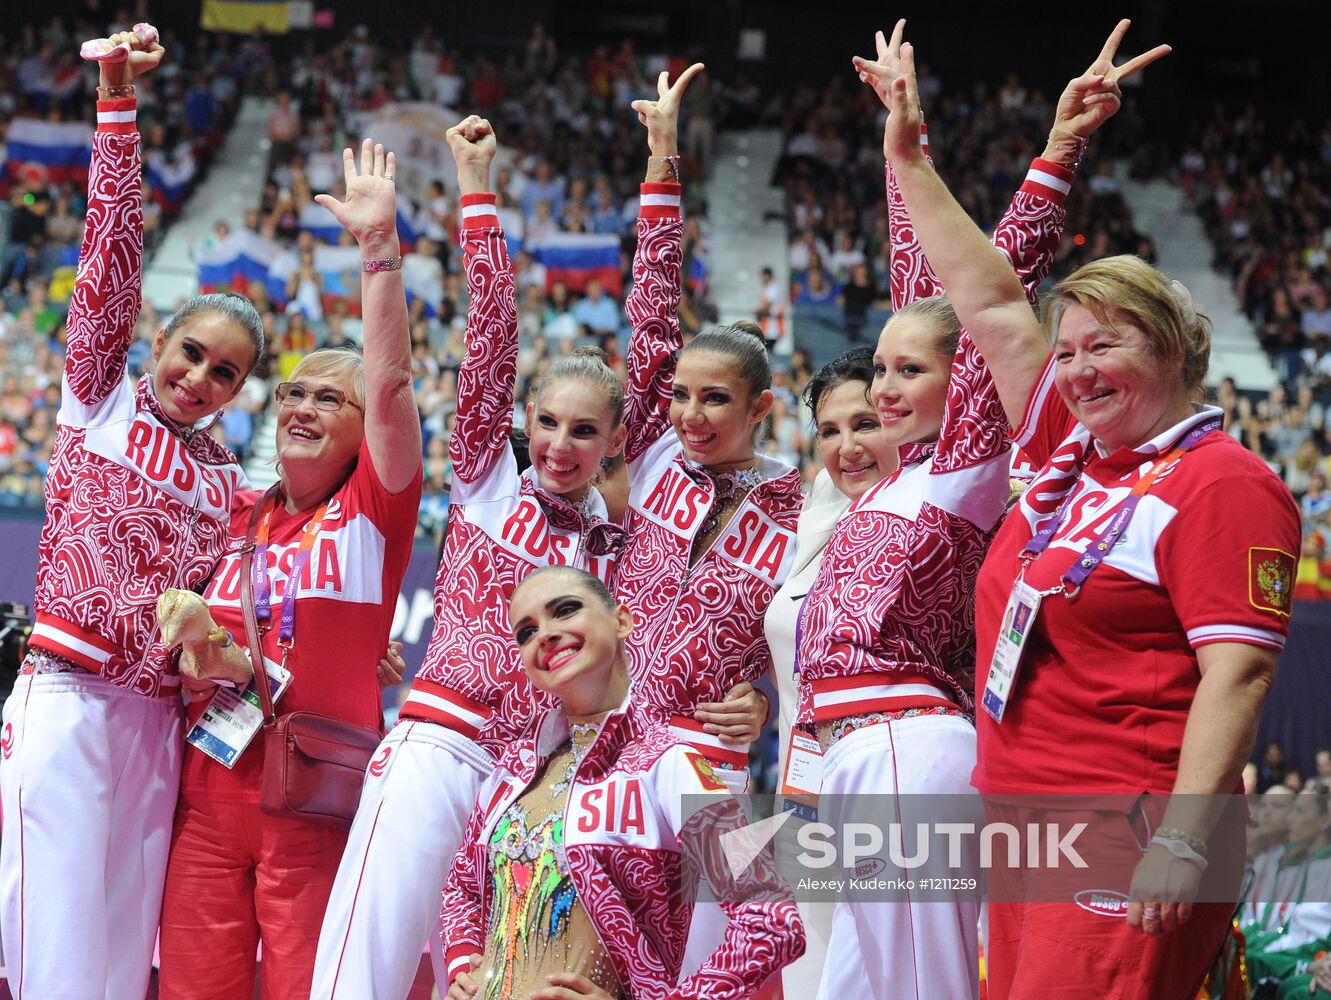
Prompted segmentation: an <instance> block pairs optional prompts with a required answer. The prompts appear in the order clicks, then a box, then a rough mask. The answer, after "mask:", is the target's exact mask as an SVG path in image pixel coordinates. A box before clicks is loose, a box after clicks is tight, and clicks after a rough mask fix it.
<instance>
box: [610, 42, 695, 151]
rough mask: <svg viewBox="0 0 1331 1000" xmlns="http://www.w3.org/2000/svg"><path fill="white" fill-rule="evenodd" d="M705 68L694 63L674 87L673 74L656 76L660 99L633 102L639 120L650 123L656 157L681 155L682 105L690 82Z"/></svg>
mask: <svg viewBox="0 0 1331 1000" xmlns="http://www.w3.org/2000/svg"><path fill="white" fill-rule="evenodd" d="M703 69H704V67H703V64H702V63H694V64H693V65H692V66H690V67H689V68H688V69H686V70H685V71H684V72H683V73H681V74H679V79H678V80H676V81H675V83H674V86H667V82H668V80H669V78H670V74H668V73H666V72H664V71H662V73H661V75H660V76H659V77H657V79H656V93H657V95H658V96H657V99H656V100H654V101H634V102H633V103H632V104H631V105H629V106H630V107H631V108H633V110H634V111H636V112H637V113H638V121H640V122H642V123H643V124H644V125H646V126H647V148H648V149H650V150H651V151H652V155H653V156H677V155H679V104H680V101H681V99H682V98H683V97H684V91H685V90H687V89H688V86H689V81H690V80H692V79H693V78H694V77H695V76H697V75H698V74H699V73H701V72H702V71H703Z"/></svg>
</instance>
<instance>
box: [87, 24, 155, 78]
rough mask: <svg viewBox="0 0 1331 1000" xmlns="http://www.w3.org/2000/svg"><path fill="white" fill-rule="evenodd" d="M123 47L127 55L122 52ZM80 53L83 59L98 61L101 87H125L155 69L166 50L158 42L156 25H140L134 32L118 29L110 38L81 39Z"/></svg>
mask: <svg viewBox="0 0 1331 1000" xmlns="http://www.w3.org/2000/svg"><path fill="white" fill-rule="evenodd" d="M126 50H128V51H127V54H125V55H122V53H125V52H126ZM81 54H82V56H83V58H85V59H95V60H97V64H98V70H99V75H100V80H99V85H100V86H103V87H124V86H128V85H129V84H132V83H133V82H134V81H135V79H136V78H138V77H140V76H142V75H143V74H144V73H147V72H148V71H149V70H152V69H154V68H156V66H157V64H158V63H160V62H161V61H162V56H164V55H166V49H164V48H162V45H161V42H160V41H158V37H157V29H156V28H154V27H153V26H152V25H150V24H139V25H136V26H135V30H133V31H118V32H116V33H115V34H114V35H111V36H110V37H109V38H105V39H101V38H98V39H94V40H93V41H90V42H84V43H83V48H82V50H81Z"/></svg>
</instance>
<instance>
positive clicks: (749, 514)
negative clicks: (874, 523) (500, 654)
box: [615, 185, 803, 766]
mask: <svg viewBox="0 0 1331 1000" xmlns="http://www.w3.org/2000/svg"><path fill="white" fill-rule="evenodd" d="M658 187H660V188H671V189H674V190H676V191H677V190H678V188H677V187H676V186H675V185H644V186H643V191H644V194H646V193H647V191H648V189H649V188H658ZM663 209H664V210H670V209H669V206H663ZM673 211H675V212H677V211H678V209H677V208H676V209H673ZM676 225H677V226H678V224H676ZM678 231H679V232H682V226H679V229H678ZM672 235H673V232H672ZM670 252H671V253H672V255H673V256H674V260H675V261H676V263H675V264H674V266H673V268H672V270H671V271H670V273H669V275H668V278H669V281H668V282H666V283H663V284H661V285H659V286H658V287H655V288H654V289H652V293H651V294H649V295H644V296H641V297H639V298H638V299H637V300H636V301H634V302H632V303H630V311H629V316H630V319H631V320H633V330H634V335H633V341H632V344H631V345H630V349H629V358H628V370H629V385H628V389H627V396H628V399H629V407H628V416H627V418H626V419H628V420H629V436H628V440H627V443H626V444H625V447H624V457H625V460H626V461H627V462H628V467H629V483H630V489H629V504H628V509H627V511H626V512H625V515H624V527H625V529H626V530H627V531H628V542H627V544H626V545H625V547H624V552H623V554H622V555H621V556H620V559H619V564H618V566H617V568H616V570H615V593H616V597H617V598H618V600H619V601H620V602H622V603H623V604H626V605H628V607H630V608H631V609H632V610H633V613H634V615H635V616H636V618H637V625H636V627H635V628H634V630H633V634H632V636H630V637H629V640H628V657H629V670H630V672H631V674H632V677H633V685H634V691H635V697H636V698H637V700H638V703H639V704H640V705H641V706H642V708H643V710H644V711H646V712H648V713H649V714H650V715H651V716H652V717H653V718H654V719H656V720H658V721H661V722H666V723H672V724H674V725H676V726H677V727H679V731H680V732H681V733H683V732H685V731H687V732H688V737H687V738H688V739H690V740H691V741H692V742H694V744H695V745H697V746H699V747H700V748H702V749H704V750H705V752H707V753H708V754H710V755H712V756H713V758H714V759H720V760H724V761H726V762H728V763H732V764H735V765H739V766H743V765H745V764H746V763H747V754H745V753H744V751H743V748H736V747H726V746H724V745H723V744H721V743H720V741H719V740H716V739H715V738H714V737H709V736H706V735H705V734H703V733H702V732H701V727H700V726H698V724H697V723H696V722H695V721H694V720H693V717H692V716H693V711H694V709H695V707H696V706H697V704H698V703H699V702H704V701H724V700H725V697H726V694H727V693H728V692H729V691H730V689H731V688H733V687H734V686H735V685H736V684H739V683H741V682H742V681H748V682H753V681H756V680H757V679H758V678H759V677H760V676H762V675H763V674H764V673H766V672H767V670H768V669H769V668H770V665H771V653H770V651H769V650H768V648H767V639H766V637H765V636H764V634H763V615H764V614H765V613H766V611H767V605H768V604H770V603H771V601H772V595H773V594H775V593H776V590H777V588H778V587H779V586H781V582H782V581H783V580H784V579H785V578H786V574H787V573H788V572H789V570H790V564H791V560H792V559H793V557H794V554H795V523H796V521H797V520H798V518H799V511H800V506H801V504H802V502H803V495H802V491H801V482H800V475H799V472H798V471H797V470H795V469H793V468H791V467H790V466H788V465H786V464H785V463H783V462H779V461H776V460H775V459H771V458H767V457H765V456H760V458H759V467H760V469H761V471H762V474H763V476H764V482H763V483H761V484H760V485H759V486H757V487H755V488H754V489H753V490H752V491H751V492H750V493H749V495H748V497H747V498H746V500H745V501H744V503H743V505H742V506H741V507H740V508H739V510H738V511H736V512H735V514H734V516H733V517H732V518H731V520H730V522H729V524H728V525H727V526H726V529H725V531H723V532H722V534H721V535H720V536H719V537H718V538H717V539H716V540H715V541H714V542H713V543H712V544H711V546H710V547H709V548H708V550H707V552H706V553H705V554H704V555H703V556H702V558H700V559H699V560H698V562H697V563H696V564H695V565H694V566H693V567H692V569H690V568H689V556H690V554H691V551H692V548H693V538H694V536H695V535H696V534H697V533H698V529H699V528H700V527H701V526H702V524H703V522H704V521H705V520H706V519H707V515H708V513H709V512H710V511H711V509H712V503H713V499H714V495H715V490H714V487H713V485H712V480H711V479H710V478H709V477H708V475H707V474H706V473H705V472H703V471H702V470H701V469H700V468H698V467H696V466H694V465H692V464H691V463H689V462H688V461H687V460H686V459H685V457H684V450H683V447H682V446H681V445H680V443H679V440H678V437H677V436H676V434H675V432H674V430H673V429H672V428H671V426H670V421H669V411H670V399H671V392H672V382H673V377H674V367H675V364H674V363H675V356H676V353H677V352H678V350H679V348H680V345H681V337H680V332H679V317H678V309H679V296H680V284H679V282H680V279H679V271H678V264H677V261H678V254H679V243H678V240H677V239H676V240H675V241H674V242H673V243H672V244H671V246H670ZM635 309H637V310H640V311H650V313H651V315H650V316H649V315H642V314H635V312H634V310H635Z"/></svg>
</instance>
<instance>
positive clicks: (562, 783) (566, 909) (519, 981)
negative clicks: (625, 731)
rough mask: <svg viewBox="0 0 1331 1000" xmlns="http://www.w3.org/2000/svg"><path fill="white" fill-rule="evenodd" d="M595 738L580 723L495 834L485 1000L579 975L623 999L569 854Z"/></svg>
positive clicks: (504, 998) (521, 993)
mask: <svg viewBox="0 0 1331 1000" xmlns="http://www.w3.org/2000/svg"><path fill="white" fill-rule="evenodd" d="M596 732H597V730H596V727H594V726H590V725H587V726H584V725H574V727H573V735H572V741H571V742H570V743H566V744H565V745H564V746H562V747H560V748H559V749H558V750H557V751H555V753H554V754H552V755H551V757H550V759H549V761H547V762H546V765H545V769H544V770H543V771H542V772H541V773H540V774H539V775H538V776H537V778H536V781H535V782H533V784H532V786H531V788H530V789H528V791H527V793H526V794H525V795H523V796H522V797H521V798H519V799H518V800H517V801H516V802H514V803H513V804H512V805H511V806H509V807H508V809H507V810H505V812H504V814H503V816H501V817H500V819H499V822H498V824H496V826H495V828H494V832H493V833H492V834H491V836H490V845H489V848H490V849H489V857H490V866H489V867H490V888H491V892H492V894H493V895H492V898H493V900H494V905H493V906H492V907H491V908H490V922H489V926H488V927H487V928H486V944H485V961H484V964H483V965H482V966H481V969H480V970H479V972H480V976H481V978H482V981H483V983H484V987H483V991H482V994H481V995H482V996H483V997H484V998H485V1000H507V998H509V997H525V996H527V995H528V994H529V993H531V991H533V990H536V989H540V988H542V987H547V986H549V985H550V984H549V982H548V981H547V980H546V978H545V977H546V976H548V975H550V974H551V973H556V972H574V973H577V974H579V975H581V976H584V977H586V978H587V979H589V980H591V981H592V982H593V983H595V984H596V985H597V986H598V987H600V988H601V989H602V990H604V991H605V992H606V993H608V994H610V996H612V997H617V998H618V997H622V996H623V991H622V990H621V989H620V986H619V980H618V978H617V977H616V975H615V970H614V968H613V966H612V965H611V964H610V959H609V956H608V955H607V954H606V950H605V948H604V946H603V945H602V944H601V940H600V938H598V937H597V935H596V929H595V928H594V927H593V926H592V923H591V920H590V919H589V918H588V916H587V911H586V910H584V909H583V907H582V904H581V902H579V900H578V895H577V891H576V890H575V889H574V886H573V880H572V878H571V877H570V875H569V869H568V861H567V859H566V857H565V855H564V806H565V804H566V802H567V800H568V793H569V789H570V787H571V786H572V784H573V774H574V772H575V771H576V770H577V765H578V761H579V760H581V758H582V756H583V754H584V753H586V751H587V749H588V748H589V747H590V746H591V744H592V742H593V741H594V740H595V738H596Z"/></svg>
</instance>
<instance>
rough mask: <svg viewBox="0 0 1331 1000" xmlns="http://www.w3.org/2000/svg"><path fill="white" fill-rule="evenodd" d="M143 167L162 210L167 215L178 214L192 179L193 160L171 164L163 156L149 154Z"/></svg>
mask: <svg viewBox="0 0 1331 1000" xmlns="http://www.w3.org/2000/svg"><path fill="white" fill-rule="evenodd" d="M143 169H144V172H145V173H146V174H147V175H148V182H149V183H150V184H151V185H152V189H153V194H154V195H155V196H156V198H157V203H158V204H159V205H161V206H162V211H163V212H165V213H166V214H167V215H172V216H174V215H179V214H180V209H181V206H182V205H183V204H184V202H185V195H186V194H188V193H189V184H190V181H192V180H193V179H194V164H193V162H192V161H189V162H185V163H180V164H173V163H171V162H169V161H168V160H167V159H166V157H164V156H160V155H150V156H149V157H148V159H147V162H146V163H144V165H143Z"/></svg>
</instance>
